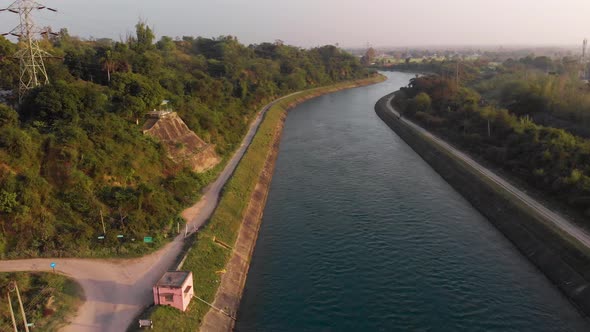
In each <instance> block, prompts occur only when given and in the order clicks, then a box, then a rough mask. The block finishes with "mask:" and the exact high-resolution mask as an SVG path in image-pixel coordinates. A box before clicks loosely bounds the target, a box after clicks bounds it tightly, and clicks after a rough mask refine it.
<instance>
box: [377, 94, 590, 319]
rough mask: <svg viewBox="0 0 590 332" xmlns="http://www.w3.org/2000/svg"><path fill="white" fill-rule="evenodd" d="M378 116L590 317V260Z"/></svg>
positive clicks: (467, 171) (527, 212) (436, 149)
mask: <svg viewBox="0 0 590 332" xmlns="http://www.w3.org/2000/svg"><path fill="white" fill-rule="evenodd" d="M390 97H391V95H387V96H385V97H383V98H381V99H380V100H379V101H378V102H377V104H376V105H375V111H376V112H377V115H378V116H379V117H380V118H381V119H382V120H383V121H384V122H385V123H386V124H387V125H388V126H389V127H390V128H391V129H393V130H394V131H395V132H396V133H397V134H398V135H399V136H400V137H401V138H402V139H403V140H404V141H405V142H406V143H407V144H408V145H409V146H410V147H412V149H414V151H416V152H417V153H418V154H419V155H420V156H421V157H422V158H423V159H424V160H425V161H426V162H427V163H428V164H430V166H431V167H432V168H433V169H434V170H435V171H436V172H438V173H439V174H440V175H441V176H442V177H443V178H444V179H445V180H446V181H447V182H448V183H449V184H450V185H451V186H453V188H454V189H455V190H457V191H458V192H459V193H460V194H461V195H463V197H465V198H466V199H467V200H468V201H469V202H470V203H471V204H472V205H473V206H474V207H475V208H476V209H477V210H479V211H480V212H481V213H482V214H483V215H484V216H486V217H487V219H488V220H489V221H490V222H491V223H492V224H493V225H495V227H496V228H497V229H498V230H499V231H500V232H502V233H503V234H504V235H505V236H506V237H507V238H508V239H509V240H510V241H511V242H512V243H513V244H514V245H515V246H516V247H517V248H518V249H519V250H520V251H521V252H522V254H523V255H525V256H526V257H527V258H528V259H529V260H530V261H531V262H532V263H533V264H535V265H536V266H537V267H538V268H539V269H540V270H541V271H542V272H543V273H544V274H545V275H546V276H547V278H549V280H551V282H553V283H554V284H555V285H556V286H557V287H558V288H559V289H560V290H561V291H562V292H563V293H564V294H565V295H566V296H567V297H568V298H569V299H570V301H571V302H572V303H573V304H574V305H575V306H576V307H577V308H578V309H579V310H580V311H581V312H582V313H583V314H585V315H586V316H588V315H590V287H588V286H589V285H590V282H589V281H590V257H588V255H587V254H586V253H585V252H583V251H582V250H580V249H578V248H576V246H575V245H573V244H572V243H571V242H569V241H568V240H567V239H565V238H563V237H562V236H560V235H558V234H557V233H556V231H555V229H553V228H552V227H550V226H548V224H547V223H548V222H547V221H546V220H543V217H542V216H541V215H539V214H538V213H537V212H536V211H533V210H532V209H530V208H529V207H528V206H526V205H525V204H523V203H522V202H521V201H520V200H519V199H518V198H516V197H515V196H513V195H512V194H511V193H509V192H508V191H506V190H504V189H503V188H502V187H500V186H498V185H496V184H495V183H493V182H492V181H489V179H487V178H485V177H483V176H482V175H481V174H480V173H479V172H477V171H476V170H474V169H473V168H472V167H470V166H469V165H467V164H466V163H464V162H463V161H461V160H459V159H457V158H455V157H454V156H453V155H451V154H450V153H449V152H448V151H446V150H445V149H443V148H442V147H440V146H439V145H437V144H435V143H434V142H433V141H431V140H430V139H428V138H427V137H425V136H424V135H422V134H421V133H419V132H418V131H416V130H415V129H413V128H412V127H410V126H409V125H407V124H405V123H404V122H402V121H400V120H399V119H398V117H397V115H394V114H393V113H391V111H390V110H389V109H388V108H387V106H386V105H387V104H386V103H387V102H388V100H389V98H390Z"/></svg>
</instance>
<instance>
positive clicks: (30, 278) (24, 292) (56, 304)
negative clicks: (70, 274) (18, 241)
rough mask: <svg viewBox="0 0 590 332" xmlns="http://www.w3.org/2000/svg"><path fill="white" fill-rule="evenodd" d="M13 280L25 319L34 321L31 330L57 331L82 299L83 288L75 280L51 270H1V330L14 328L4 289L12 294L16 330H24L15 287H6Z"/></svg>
mask: <svg viewBox="0 0 590 332" xmlns="http://www.w3.org/2000/svg"><path fill="white" fill-rule="evenodd" d="M13 281H16V283H17V285H18V289H19V292H20V295H21V298H22V301H23V307H24V309H25V313H26V315H27V322H28V323H31V324H33V326H34V327H33V328H31V330H32V331H47V332H50V331H57V330H58V329H59V328H60V327H61V326H63V324H65V322H66V318H67V317H69V316H71V315H73V314H75V309H76V308H77V306H78V303H79V302H80V301H81V298H80V297H81V296H82V290H81V289H80V287H79V286H78V284H76V283H75V282H73V281H71V280H70V279H67V278H66V277H64V276H61V275H58V274H54V273H2V274H0V287H1V288H2V301H0V331H2V332H4V331H6V332H9V331H13V326H12V319H11V316H10V310H9V307H8V299H7V297H6V292H7V291H8V289H9V288H10V289H13V291H12V292H8V294H9V295H10V297H11V302H12V309H13V311H14V315H15V319H16V323H17V327H18V329H19V331H24V327H23V320H22V315H21V312H20V307H19V303H18V297H17V294H16V289H14V288H13V287H9V285H10V284H11V282H13Z"/></svg>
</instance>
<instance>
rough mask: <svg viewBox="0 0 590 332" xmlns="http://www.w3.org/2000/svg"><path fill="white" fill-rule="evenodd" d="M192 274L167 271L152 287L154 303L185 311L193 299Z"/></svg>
mask: <svg viewBox="0 0 590 332" xmlns="http://www.w3.org/2000/svg"><path fill="white" fill-rule="evenodd" d="M193 292H194V290H193V273H192V272H189V271H168V272H166V273H165V274H164V275H163V276H162V278H160V280H159V281H158V283H157V284H156V285H155V286H154V303H155V304H156V305H169V306H172V307H174V308H177V309H179V310H182V311H185V310H186V308H187V307H188V304H189V303H190V302H191V299H192V298H193Z"/></svg>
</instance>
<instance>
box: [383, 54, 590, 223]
mask: <svg viewBox="0 0 590 332" xmlns="http://www.w3.org/2000/svg"><path fill="white" fill-rule="evenodd" d="M468 65H469V66H470V67H471V69H472V72H473V75H466V76H465V79H464V80H463V81H462V82H458V81H457V76H455V75H447V76H443V75H436V74H433V75H426V76H421V77H416V78H414V79H412V80H411V81H410V84H409V85H408V86H407V87H404V88H402V89H401V90H400V92H399V94H398V95H397V96H396V98H395V99H394V105H395V106H396V107H397V108H398V109H400V110H402V112H403V115H404V116H408V117H410V118H412V119H414V120H416V121H417V122H419V123H420V124H421V125H423V126H425V127H426V128H428V129H429V130H431V131H433V132H436V133H437V134H439V135H441V136H442V137H445V138H446V139H448V140H449V141H451V142H453V143H454V144H456V145H458V146H460V147H462V148H463V149H466V150H467V151H469V152H470V153H472V154H473V155H475V156H478V157H480V158H483V159H484V160H485V161H487V162H489V163H490V164H492V165H495V166H496V167H498V168H501V169H504V170H505V171H507V172H508V173H509V174H511V175H512V176H514V177H515V178H518V179H521V180H524V181H526V182H528V184H529V185H531V186H532V187H534V188H537V189H538V190H540V191H542V192H544V193H546V194H547V195H548V196H549V197H553V198H554V199H555V200H556V201H557V202H560V203H561V204H563V205H564V206H568V207H569V208H571V209H572V210H575V211H577V212H578V213H579V215H580V216H583V217H582V218H581V219H583V220H584V223H585V226H586V227H588V226H590V224H588V220H590V219H589V217H590V140H589V139H588V138H587V137H588V136H586V137H584V136H583V135H576V134H575V133H574V132H575V130H574V129H575V128H574V127H575V126H574V124H575V123H576V122H578V123H579V122H583V121H587V120H586V119H587V116H588V115H587V113H586V112H585V109H586V108H587V107H590V99H588V98H590V92H589V91H588V87H587V85H586V83H584V82H582V81H580V80H579V78H578V76H577V75H578V72H577V70H571V71H567V70H566V71H563V72H561V73H551V72H550V70H548V68H547V67H546V66H549V65H547V64H544V65H543V68H538V65H537V64H534V63H533V64H531V63H530V62H529V61H528V60H527V59H524V60H522V59H521V60H519V61H509V62H508V63H503V64H501V65H499V67H495V68H493V69H490V67H489V66H488V65H485V64H476V63H470V64H468ZM566 96H571V99H567V98H566ZM571 128H574V129H571Z"/></svg>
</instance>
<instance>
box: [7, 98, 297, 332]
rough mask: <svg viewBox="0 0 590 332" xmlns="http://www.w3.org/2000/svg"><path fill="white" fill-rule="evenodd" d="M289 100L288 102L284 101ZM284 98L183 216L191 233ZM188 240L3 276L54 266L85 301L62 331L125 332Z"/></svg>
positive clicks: (29, 267) (23, 267) (35, 266)
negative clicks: (136, 254) (127, 255)
mask: <svg viewBox="0 0 590 332" xmlns="http://www.w3.org/2000/svg"><path fill="white" fill-rule="evenodd" d="M289 96H290V95H289ZM286 97H288V96H285V97H283V98H286ZM283 98H280V99H277V100H275V101H273V102H272V103H270V104H268V105H266V106H265V107H264V108H263V109H262V110H261V111H260V112H259V113H258V115H257V117H256V119H255V120H254V121H253V122H252V124H251V125H250V128H249V129H248V133H247V134H246V137H244V139H243V141H242V144H241V145H240V147H239V148H238V150H237V151H236V152H235V154H234V156H233V157H232V159H231V160H230V161H229V162H228V163H227V165H226V167H225V169H224V170H223V171H222V172H221V174H220V175H219V177H218V178H217V180H215V182H213V183H212V184H210V185H209V186H208V187H207V188H205V189H204V193H203V196H202V197H201V199H200V200H199V201H198V202H197V203H196V204H195V205H193V206H192V207H190V208H188V209H186V210H185V211H183V212H182V217H183V218H185V219H186V220H187V222H188V225H189V230H191V232H194V230H196V229H198V228H199V227H201V226H202V225H203V224H204V223H205V222H206V221H207V219H209V217H210V216H211V214H212V213H213V211H214V210H215V207H216V206H217V202H218V201H219V196H220V193H221V189H222V188H223V186H224V185H225V183H226V182H227V180H228V179H229V178H230V176H231V175H232V173H233V172H234V170H235V168H236V166H237V164H238V162H239V161H240V160H241V158H242V156H243V155H244V153H245V151H246V149H247V147H248V146H249V145H250V142H251V141H252V138H253V137H254V134H255V133H256V131H257V130H258V126H259V125H260V122H261V120H262V118H263V115H264V114H265V113H266V111H267V110H268V109H269V108H270V107H271V106H272V105H273V104H274V103H276V102H277V101H279V100H281V99H283ZM183 240H184V234H181V235H179V236H177V237H176V238H175V239H174V240H173V241H172V242H170V243H168V244H167V245H166V246H164V247H163V248H162V249H160V250H158V251H156V252H154V253H152V254H150V255H147V256H144V257H141V258H136V259H110V260H105V259H73V258H72V259H62V258H55V259H51V258H48V259H25V260H7V261H1V262H0V272H16V271H51V268H50V266H49V264H50V263H51V262H55V263H56V264H57V266H56V268H55V270H56V272H59V273H61V274H64V275H66V276H68V277H71V278H72V279H74V280H76V281H77V282H78V283H80V285H81V286H82V288H83V290H84V295H85V301H84V303H83V304H82V305H81V306H80V308H79V309H78V313H77V315H76V317H74V318H73V320H72V321H71V322H70V324H69V325H67V326H66V327H64V328H63V329H62V331H64V332H70V331H71V332H105V331H113V332H116V331H125V330H126V329H127V327H128V326H129V324H130V323H131V320H132V319H133V318H134V317H136V316H137V315H138V314H139V313H140V312H141V311H142V310H143V309H144V308H145V307H146V306H148V305H150V304H151V303H153V297H152V286H153V285H154V283H156V282H157V280H158V279H159V278H160V277H161V276H162V274H164V272H166V271H167V270H168V269H169V268H170V267H171V265H172V264H173V262H174V261H175V259H176V258H177V257H178V255H180V254H181V251H182V247H183V242H184V241H183Z"/></svg>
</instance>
